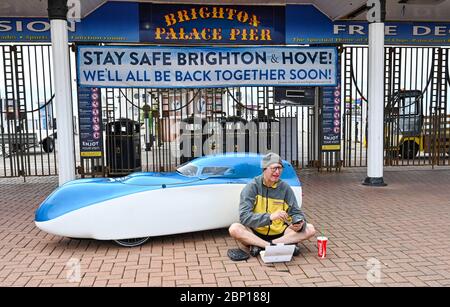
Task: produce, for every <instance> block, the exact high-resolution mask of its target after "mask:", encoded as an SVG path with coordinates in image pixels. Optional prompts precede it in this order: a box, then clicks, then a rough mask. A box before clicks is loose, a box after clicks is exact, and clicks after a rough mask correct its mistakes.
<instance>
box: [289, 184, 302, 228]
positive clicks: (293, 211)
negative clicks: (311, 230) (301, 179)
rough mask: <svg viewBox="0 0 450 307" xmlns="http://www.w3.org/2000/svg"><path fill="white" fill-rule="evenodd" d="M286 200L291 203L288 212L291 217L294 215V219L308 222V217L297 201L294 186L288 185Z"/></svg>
mask: <svg viewBox="0 0 450 307" xmlns="http://www.w3.org/2000/svg"><path fill="white" fill-rule="evenodd" d="M286 202H287V203H288V205H289V210H288V214H289V216H290V217H292V221H294V222H296V221H299V220H303V221H305V222H304V225H305V224H306V218H305V214H304V213H303V211H302V210H301V209H300V207H299V206H298V203H297V198H296V197H295V194H294V191H293V190H292V188H291V187H290V186H289V185H288V187H287V191H286Z"/></svg>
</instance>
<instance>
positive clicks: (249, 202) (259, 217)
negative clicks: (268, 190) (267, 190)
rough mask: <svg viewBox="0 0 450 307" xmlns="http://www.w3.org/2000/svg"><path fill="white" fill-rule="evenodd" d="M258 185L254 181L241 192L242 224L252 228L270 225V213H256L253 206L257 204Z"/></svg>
mask: <svg viewBox="0 0 450 307" xmlns="http://www.w3.org/2000/svg"><path fill="white" fill-rule="evenodd" d="M257 194H258V192H257V190H256V185H255V184H253V183H250V184H247V185H246V186H245V187H244V189H243V190H242V192H241V201H240V203H239V217H240V221H241V224H242V225H244V226H248V227H251V228H257V227H262V226H267V225H270V224H271V223H272V222H271V220H270V214H268V213H254V212H253V206H254V205H255V199H256V195H257Z"/></svg>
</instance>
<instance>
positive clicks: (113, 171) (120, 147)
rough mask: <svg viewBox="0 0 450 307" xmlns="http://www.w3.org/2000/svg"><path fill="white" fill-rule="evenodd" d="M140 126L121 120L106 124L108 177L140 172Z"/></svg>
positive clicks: (136, 123) (133, 122) (128, 120)
mask: <svg viewBox="0 0 450 307" xmlns="http://www.w3.org/2000/svg"><path fill="white" fill-rule="evenodd" d="M140 128H141V127H140V124H139V122H137V121H134V120H131V119H128V118H121V119H119V120H117V121H114V122H111V123H107V124H106V165H107V166H108V169H109V175H113V176H115V175H127V174H129V173H132V172H139V171H141V170H142V161H141V146H140Z"/></svg>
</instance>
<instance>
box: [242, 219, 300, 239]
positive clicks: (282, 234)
mask: <svg viewBox="0 0 450 307" xmlns="http://www.w3.org/2000/svg"><path fill="white" fill-rule="evenodd" d="M306 226H307V223H303V226H302V228H301V229H300V230H299V231H298V232H303V231H305V229H306ZM247 229H250V230H251V231H252V232H253V233H254V234H255V235H256V236H258V237H259V238H261V239H263V240H264V241H269V242H270V241H272V240H275V239H278V238H281V237H282V236H284V232H285V231H286V229H287V228H286V229H285V230H284V231H283V232H282V233H280V234H277V235H264V234H262V233H259V232H256V230H254V229H253V228H249V227H247Z"/></svg>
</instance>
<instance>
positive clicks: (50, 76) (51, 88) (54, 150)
mask: <svg viewBox="0 0 450 307" xmlns="http://www.w3.org/2000/svg"><path fill="white" fill-rule="evenodd" d="M51 52H52V51H51V46H50V45H48V46H47V54H48V57H47V63H48V76H49V85H50V97H51V96H52V93H53V82H52V71H53V69H52V65H53V62H52V61H51V58H52V57H51V55H50V53H51ZM49 106H50V110H51V118H50V121H51V122H52V136H54V135H55V126H54V125H53V117H54V116H55V104H54V103H53V100H52V102H51V103H50V104H49ZM72 108H73V107H72ZM70 125H72V126H73V118H71V122H70ZM46 128H47V131H48V129H49V128H48V125H47V126H46ZM57 129H58V128H57ZM47 134H48V133H47ZM53 141H54V142H55V143H54V146H53V161H54V173H53V175H57V174H58V167H57V162H58V161H57V156H56V148H57V142H56V141H55V139H54V138H53ZM74 144H75V143H74ZM50 158H51V156H50V155H49V160H50ZM49 175H52V174H49Z"/></svg>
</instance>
